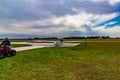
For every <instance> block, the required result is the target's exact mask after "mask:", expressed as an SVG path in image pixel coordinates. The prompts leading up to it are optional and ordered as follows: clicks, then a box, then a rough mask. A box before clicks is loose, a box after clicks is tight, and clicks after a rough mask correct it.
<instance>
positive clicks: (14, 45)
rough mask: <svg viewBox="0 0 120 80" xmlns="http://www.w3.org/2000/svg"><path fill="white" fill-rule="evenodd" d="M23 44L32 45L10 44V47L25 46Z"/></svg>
mask: <svg viewBox="0 0 120 80" xmlns="http://www.w3.org/2000/svg"><path fill="white" fill-rule="evenodd" d="M25 46H32V45H30V44H12V45H11V47H14V48H16V47H25Z"/></svg>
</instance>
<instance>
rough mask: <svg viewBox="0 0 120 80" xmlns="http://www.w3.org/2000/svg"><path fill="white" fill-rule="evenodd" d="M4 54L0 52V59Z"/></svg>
mask: <svg viewBox="0 0 120 80" xmlns="http://www.w3.org/2000/svg"><path fill="white" fill-rule="evenodd" d="M4 57H5V56H4V53H3V52H2V51H0V59H2V58H4Z"/></svg>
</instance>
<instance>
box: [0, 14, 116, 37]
mask: <svg viewBox="0 0 120 80" xmlns="http://www.w3.org/2000/svg"><path fill="white" fill-rule="evenodd" d="M115 16H117V14H116V13H113V14H109V15H108V14H106V15H105V14H104V15H98V14H96V15H95V14H91V13H85V12H80V13H79V14H76V15H65V16H63V17H53V18H51V19H45V20H33V21H19V22H18V21H12V22H10V23H7V24H1V25H0V26H1V27H0V30H1V31H0V32H1V33H2V34H33V35H54V34H56V35H57V34H60V33H65V32H71V31H80V32H82V33H86V32H89V31H88V29H91V30H93V32H96V31H98V32H101V33H105V32H106V33H105V34H107V33H109V34H110V33H111V32H114V31H115V29H117V30H118V28H117V27H116V28H111V29H108V30H107V29H105V27H103V26H101V27H99V28H95V25H97V24H100V23H102V22H105V21H107V20H110V19H112V18H114V17H115ZM114 23H115V22H114ZM109 24H113V22H112V23H109ZM8 25H9V26H8ZM85 25H87V26H85ZM34 26H37V28H35V27H34ZM109 30H110V31H109Z"/></svg>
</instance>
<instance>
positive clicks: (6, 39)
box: [1, 38, 10, 56]
mask: <svg viewBox="0 0 120 80" xmlns="http://www.w3.org/2000/svg"><path fill="white" fill-rule="evenodd" d="M2 45H4V49H5V52H4V53H5V56H6V55H7V53H8V49H9V46H10V41H9V40H8V38H5V40H4V41H3V42H2V43H1V46H2Z"/></svg>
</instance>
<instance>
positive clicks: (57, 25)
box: [0, 0, 120, 38]
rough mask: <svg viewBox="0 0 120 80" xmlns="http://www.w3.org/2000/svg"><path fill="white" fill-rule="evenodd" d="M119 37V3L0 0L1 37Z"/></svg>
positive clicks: (102, 0)
mask: <svg viewBox="0 0 120 80" xmlns="http://www.w3.org/2000/svg"><path fill="white" fill-rule="evenodd" d="M102 35H105V36H111V37H117V36H118V37H120V0H0V37H10V38H12V37H18V38H21V37H49V36H58V37H66V36H102Z"/></svg>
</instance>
